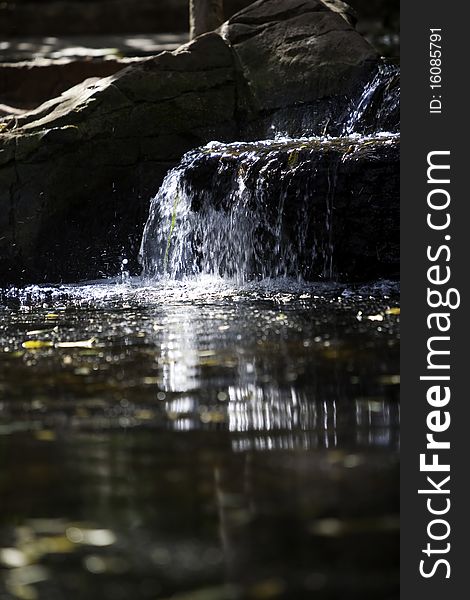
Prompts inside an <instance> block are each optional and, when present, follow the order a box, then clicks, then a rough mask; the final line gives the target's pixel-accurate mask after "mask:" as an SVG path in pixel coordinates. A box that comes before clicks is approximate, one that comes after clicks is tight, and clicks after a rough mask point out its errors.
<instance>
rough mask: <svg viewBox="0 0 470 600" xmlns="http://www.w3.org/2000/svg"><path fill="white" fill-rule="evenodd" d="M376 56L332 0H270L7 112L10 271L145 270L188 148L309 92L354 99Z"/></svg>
mask: <svg viewBox="0 0 470 600" xmlns="http://www.w3.org/2000/svg"><path fill="white" fill-rule="evenodd" d="M376 63H377V56H376V55H375V53H374V51H373V50H372V49H371V47H370V46H369V45H368V44H367V42H365V41H364V40H363V38H362V37H361V36H360V35H359V34H357V33H356V32H355V31H354V29H353V28H352V27H351V26H350V25H349V23H348V22H347V21H346V19H345V18H343V16H342V15H341V14H340V13H338V12H334V11H331V10H330V9H329V8H328V7H327V6H326V5H325V4H324V3H323V2H321V1H320V0H302V1H301V0H292V1H290V2H285V1H282V0H265V1H264V2H256V3H255V4H254V5H252V6H251V7H249V8H247V9H245V10H244V11H241V12H240V13H239V14H238V15H237V16H235V17H234V18H233V19H231V20H229V21H228V23H226V24H224V25H223V26H222V28H221V30H220V33H210V34H206V35H204V36H201V37H200V38H197V39H196V40H195V41H194V42H192V43H190V44H187V45H185V46H182V47H181V48H179V49H178V50H176V51H175V52H172V53H169V52H164V53H162V54H160V55H158V56H156V57H154V58H151V59H148V60H146V61H143V62H141V63H138V64H137V65H135V66H129V67H128V68H126V69H124V70H122V71H120V72H119V73H117V74H115V75H113V76H110V77H108V78H105V79H99V80H88V81H86V82H84V83H83V84H81V85H78V86H76V87H75V88H72V89H71V90H69V91H67V92H65V93H64V94H63V95H62V96H61V97H59V98H56V99H53V100H51V101H49V102H46V103H45V104H43V105H42V106H40V107H38V108H37V109H36V110H34V111H31V112H28V113H26V114H24V115H22V116H19V117H12V118H9V119H6V120H4V121H3V123H0V127H1V128H2V130H3V134H2V135H1V136H0V282H1V283H8V282H9V283H23V282H41V281H50V282H54V281H76V280H79V279H88V278H96V277H100V276H105V275H113V274H116V273H117V272H119V269H120V263H121V260H122V259H123V258H124V257H126V258H128V259H129V260H130V268H131V271H132V272H136V271H137V270H138V268H139V267H138V263H137V249H138V246H139V242H140V237H141V233H142V230H143V226H144V223H145V219H146V215H147V211H148V206H149V200H150V198H151V196H153V195H154V194H155V192H156V191H157V189H158V187H159V185H160V183H161V181H162V179H163V177H164V174H165V172H166V171H167V170H168V168H169V167H170V166H173V165H174V164H176V163H177V161H178V160H179V159H180V158H181V156H182V154H183V153H185V152H187V151H188V150H190V149H191V148H194V147H197V146H201V145H203V144H205V143H207V142H209V141H211V140H214V139H216V140H219V141H233V140H236V139H247V138H248V137H249V135H248V134H247V123H251V124H253V123H254V124H255V127H254V130H255V131H256V129H257V127H258V126H257V123H260V122H263V119H266V118H268V117H269V115H272V116H275V114H276V112H277V111H287V112H289V111H291V110H293V109H294V108H295V107H298V106H299V105H300V106H304V105H306V104H308V103H313V104H315V103H316V104H315V105H316V106H318V110H320V111H321V116H322V119H324V118H326V116H327V115H328V114H330V113H331V111H336V112H341V111H344V108H345V104H346V103H347V102H348V99H349V98H350V95H351V94H353V93H354V91H356V93H357V91H358V88H360V87H361V85H363V83H364V81H365V79H366V78H367V77H369V76H370V73H371V72H372V70H373V69H374V68H375V67H376ZM321 107H323V108H321ZM325 107H326V108H325ZM322 119H319V121H318V122H319V124H321V120H322ZM263 123H264V122H263ZM263 126H264V125H263Z"/></svg>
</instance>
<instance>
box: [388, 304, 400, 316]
mask: <svg viewBox="0 0 470 600" xmlns="http://www.w3.org/2000/svg"><path fill="white" fill-rule="evenodd" d="M385 312H386V313H387V315H399V314H400V309H399V308H398V307H397V306H394V307H393V308H389V309H388V310H386V311H385Z"/></svg>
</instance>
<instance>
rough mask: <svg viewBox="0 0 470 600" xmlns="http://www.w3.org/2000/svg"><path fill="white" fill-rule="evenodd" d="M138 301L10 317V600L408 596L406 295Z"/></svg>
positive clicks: (6, 367)
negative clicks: (403, 466)
mask: <svg viewBox="0 0 470 600" xmlns="http://www.w3.org/2000/svg"><path fill="white" fill-rule="evenodd" d="M119 290H120V291H119V296H118V298H119V300H118V301H117V300H116V301H115V297H114V296H111V299H110V296H109V293H108V292H106V293H105V291H104V290H102V291H103V296H102V300H99V298H100V296H99V295H97V294H95V296H94V300H92V301H90V295H89V294H90V290H89V289H85V288H84V289H83V291H77V292H74V293H75V296H73V295H72V296H69V297H65V296H64V294H63V293H62V295H51V294H50V295H47V294H44V293H43V292H41V294H42V296H41V298H40V301H39V302H36V301H35V300H34V299H33V301H31V296H29V300H28V302H25V303H23V304H20V305H19V306H18V305H15V304H11V303H10V304H7V306H6V307H4V308H3V309H0V310H1V311H2V317H3V320H2V322H1V324H0V342H1V348H2V350H3V352H2V353H0V366H1V367H2V368H1V370H0V393H1V395H2V398H1V401H0V467H1V476H0V500H1V505H2V513H1V515H0V568H1V569H2V576H3V580H2V583H0V597H1V598H5V599H8V600H10V599H11V598H18V599H25V600H36V599H37V600H43V599H44V600H51V599H54V600H55V599H57V600H62V599H63V598H64V599H68V598H73V599H74V600H82V599H83V600H94V599H95V598H96V599H98V598H99V599H100V600H107V599H109V600H111V599H113V600H114V599H117V600H119V599H121V598H122V600H127V599H128V598H135V599H136V600H141V599H142V600H157V599H158V598H162V599H165V598H170V597H172V598H180V599H181V600H182V599H183V598H186V599H187V598H193V599H200V598H202V599H204V600H206V599H207V600H211V599H216V600H224V599H229V598H230V599H233V598H240V599H244V598H253V599H256V598H293V599H295V600H298V599H302V598H312V597H315V598H320V599H323V598H325V600H326V599H330V598H344V597H346V594H347V596H348V597H352V598H361V600H363V599H368V598H371V599H372V598H373V599H374V600H377V599H381V598H383V599H386V598H391V597H395V595H396V593H397V589H398V525H397V514H398V506H399V504H398V444H399V437H398V429H399V408H398V384H399V377H398V348H399V329H398V327H399V324H398V321H399V310H398V308H397V302H396V299H394V298H393V297H388V296H387V295H386V294H384V293H383V290H382V291H381V292H380V293H379V294H375V295H374V294H373V293H372V294H371V293H367V294H364V293H362V292H361V293H351V291H348V292H347V293H342V292H338V290H332V291H331V292H330V293H326V294H325V293H319V292H318V290H315V289H313V288H312V289H310V288H305V289H301V290H300V292H298V291H296V292H289V293H288V292H286V291H282V292H280V291H279V290H276V291H272V290H271V291H269V290H267V291H266V292H262V293H261V292H260V288H259V287H258V288H257V289H256V290H255V291H250V290H248V291H247V290H233V291H232V292H229V291H228V290H227V288H226V287H223V288H218V291H214V290H212V291H209V290H205V291H204V294H203V295H201V296H199V297H198V298H197V297H196V298H195V293H196V292H195V290H193V292H192V293H193V295H192V296H191V301H187V300H185V299H184V298H183V299H181V298H178V299H176V298H175V299H173V300H172V301H171V302H170V301H168V298H169V297H171V293H173V292H174V293H175V294H176V292H175V291H174V290H173V292H172V290H166V292H165V291H164V290H163V291H162V290H156V291H152V293H151V298H152V301H151V302H149V301H148V296H145V297H144V296H141V295H139V294H141V292H136V291H135V289H133V288H132V287H129V288H127V291H126V289H125V288H124V287H122V286H121V287H120V288H119ZM146 293H147V292H146ZM178 293H179V292H178ZM106 294H108V295H106ZM165 294H166V297H167V302H165V303H163V302H162V301H161V299H162V298H163V297H164V295H165ZM144 298H147V300H144ZM156 299H157V300H156ZM159 299H160V300H159ZM26 340H29V341H31V340H34V341H37V342H47V343H46V344H44V345H41V344H40V343H39V344H37V345H35V347H34V348H33V347H32V346H31V347H29V348H28V345H26V346H24V342H25V341H26ZM89 340H94V341H92V342H91V343H87V344H81V343H79V342H85V341H89Z"/></svg>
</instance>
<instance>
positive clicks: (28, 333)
mask: <svg viewBox="0 0 470 600" xmlns="http://www.w3.org/2000/svg"><path fill="white" fill-rule="evenodd" d="M53 331H59V328H58V327H57V326H56V327H52V328H49V329H33V330H32V331H27V332H26V335H41V334H42V333H52V332H53Z"/></svg>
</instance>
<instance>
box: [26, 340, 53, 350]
mask: <svg viewBox="0 0 470 600" xmlns="http://www.w3.org/2000/svg"><path fill="white" fill-rule="evenodd" d="M21 345H22V346H23V348H26V349H27V350H39V349H40V348H50V347H51V346H52V342H49V341H41V340H28V341H26V342H23V343H22V344H21Z"/></svg>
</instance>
